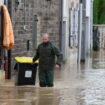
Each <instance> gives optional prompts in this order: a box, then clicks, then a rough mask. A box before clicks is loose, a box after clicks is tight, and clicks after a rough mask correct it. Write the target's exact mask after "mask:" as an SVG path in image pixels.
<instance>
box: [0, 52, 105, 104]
mask: <svg viewBox="0 0 105 105" xmlns="http://www.w3.org/2000/svg"><path fill="white" fill-rule="evenodd" d="M76 55H77V54H76V50H71V51H70V56H69V60H68V62H67V63H66V65H65V66H64V67H63V69H62V70H61V71H59V70H58V71H55V86H54V88H40V87H39V85H38V79H37V83H36V86H22V87H18V86H14V81H13V80H12V81H6V80H2V81H1V82H0V105H105V51H104V50H102V51H100V52H93V53H92V55H91V57H88V58H87V60H86V62H85V64H84V63H83V64H81V65H77V56H76Z"/></svg>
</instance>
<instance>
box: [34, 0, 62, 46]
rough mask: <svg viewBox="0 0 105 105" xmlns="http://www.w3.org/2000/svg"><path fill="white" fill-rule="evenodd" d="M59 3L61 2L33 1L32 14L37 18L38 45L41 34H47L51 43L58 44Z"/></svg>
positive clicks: (54, 0)
mask: <svg viewBox="0 0 105 105" xmlns="http://www.w3.org/2000/svg"><path fill="white" fill-rule="evenodd" d="M60 1H61V0H51V1H47V0H35V9H34V13H35V14H37V16H38V20H39V21H38V30H40V32H39V33H38V44H39V43H40V41H41V35H42V34H43V33H46V32H47V33H49V34H50V36H51V40H52V42H54V43H55V44H56V45H57V46H59V44H60V36H59V28H60Z"/></svg>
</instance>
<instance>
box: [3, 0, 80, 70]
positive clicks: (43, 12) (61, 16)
mask: <svg viewBox="0 0 105 105" xmlns="http://www.w3.org/2000/svg"><path fill="white" fill-rule="evenodd" d="M2 1H3V2H4V3H5V4H6V5H7V6H8V9H9V12H10V15H11V20H12V23H13V29H14V36H15V46H14V48H13V49H12V51H11V54H10V55H11V57H12V69H13V66H14V64H15V62H14V61H15V60H14V57H15V56H33V55H34V54H35V50H36V47H37V45H38V44H39V43H40V42H41V37H42V34H43V33H49V34H50V36H51V41H52V42H53V43H55V44H56V45H57V46H58V47H59V48H60V49H61V51H62V52H63V55H64V60H66V59H67V53H68V49H69V40H70V39H69V37H70V28H71V23H70V19H71V15H70V13H71V10H72V8H76V9H78V5H79V0H75V1H74V0H2Z"/></svg>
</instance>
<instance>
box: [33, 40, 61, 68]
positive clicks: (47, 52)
mask: <svg viewBox="0 0 105 105" xmlns="http://www.w3.org/2000/svg"><path fill="white" fill-rule="evenodd" d="M55 56H57V62H55V59H56V57H55ZM37 59H39V69H40V70H53V69H54V65H55V64H58V65H60V66H61V62H62V54H61V52H60V51H59V50H58V48H56V47H55V46H54V45H53V44H52V43H51V42H48V43H41V44H40V45H39V46H38V48H37V51H36V56H35V57H34V58H33V62H34V61H36V60H37Z"/></svg>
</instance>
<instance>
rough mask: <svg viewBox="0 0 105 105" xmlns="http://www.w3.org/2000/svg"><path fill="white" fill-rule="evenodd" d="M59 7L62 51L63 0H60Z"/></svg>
mask: <svg viewBox="0 0 105 105" xmlns="http://www.w3.org/2000/svg"><path fill="white" fill-rule="evenodd" d="M60 2H61V8H60V10H61V11H60V12H61V13H60V50H61V51H62V25H63V0H60Z"/></svg>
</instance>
